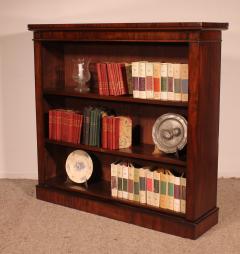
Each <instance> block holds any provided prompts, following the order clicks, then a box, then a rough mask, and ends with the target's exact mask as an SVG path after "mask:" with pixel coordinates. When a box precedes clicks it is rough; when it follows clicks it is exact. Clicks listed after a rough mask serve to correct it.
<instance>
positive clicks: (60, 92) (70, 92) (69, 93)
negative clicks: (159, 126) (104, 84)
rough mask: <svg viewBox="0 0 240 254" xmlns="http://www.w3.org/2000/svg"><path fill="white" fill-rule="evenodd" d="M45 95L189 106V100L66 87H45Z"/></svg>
mask: <svg viewBox="0 0 240 254" xmlns="http://www.w3.org/2000/svg"><path fill="white" fill-rule="evenodd" d="M43 94H44V95H56V96H66V97H76V98H82V99H93V100H99V101H114V102H125V103H136V104H149V105H159V106H167V107H169V106H170V107H183V108H186V107H187V106H188V103H187V102H181V101H162V100H147V99H138V98H133V97H132V96H129V95H128V96H104V95H99V94H96V93H78V92H76V91H74V89H73V88H64V89H44V91H43Z"/></svg>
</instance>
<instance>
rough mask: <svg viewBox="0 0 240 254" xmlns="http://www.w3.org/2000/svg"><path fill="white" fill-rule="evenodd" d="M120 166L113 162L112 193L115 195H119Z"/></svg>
mask: <svg viewBox="0 0 240 254" xmlns="http://www.w3.org/2000/svg"><path fill="white" fill-rule="evenodd" d="M117 169H118V166H117V164H115V163H112V164H111V193H112V196H113V197H117V196H118V171H117Z"/></svg>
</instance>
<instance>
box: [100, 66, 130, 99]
mask: <svg viewBox="0 0 240 254" xmlns="http://www.w3.org/2000/svg"><path fill="white" fill-rule="evenodd" d="M96 71H97V79H98V92H99V94H100V95H113V96H118V95H124V94H128V93H129V91H128V85H127V80H129V79H127V75H128V76H129V74H127V72H129V71H130V72H131V66H130V65H128V64H124V63H96Z"/></svg>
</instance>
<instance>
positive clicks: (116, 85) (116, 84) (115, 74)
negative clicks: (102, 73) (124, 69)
mask: <svg viewBox="0 0 240 254" xmlns="http://www.w3.org/2000/svg"><path fill="white" fill-rule="evenodd" d="M112 71H113V72H112V73H113V80H114V95H115V96H117V95H119V94H120V87H119V82H118V71H117V64H116V63H112Z"/></svg>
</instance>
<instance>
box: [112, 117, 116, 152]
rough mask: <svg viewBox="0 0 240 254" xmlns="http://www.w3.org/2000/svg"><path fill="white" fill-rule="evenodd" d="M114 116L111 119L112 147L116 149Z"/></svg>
mask: <svg viewBox="0 0 240 254" xmlns="http://www.w3.org/2000/svg"><path fill="white" fill-rule="evenodd" d="M115 125H116V117H113V119H112V149H116V128H115Z"/></svg>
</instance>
